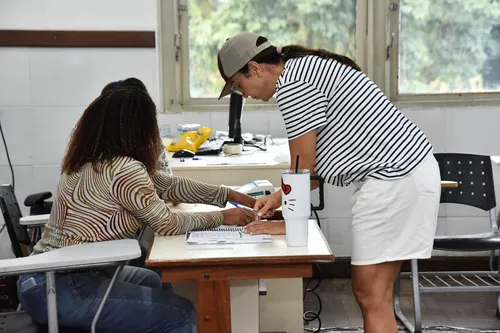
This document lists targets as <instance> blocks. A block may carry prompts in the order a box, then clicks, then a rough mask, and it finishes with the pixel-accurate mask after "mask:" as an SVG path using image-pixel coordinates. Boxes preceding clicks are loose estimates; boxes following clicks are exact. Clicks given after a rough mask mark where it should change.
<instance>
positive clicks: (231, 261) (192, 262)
mask: <svg viewBox="0 0 500 333" xmlns="http://www.w3.org/2000/svg"><path fill="white" fill-rule="evenodd" d="M149 253H151V249H150V251H149ZM149 253H148V257H147V258H146V267H150V268H152V267H154V268H162V267H165V268H168V269H173V268H177V267H195V268H198V267H212V266H255V267H257V266H259V265H262V264H265V265H271V264H273V265H288V264H315V263H328V262H333V261H334V260H335V257H334V256H333V255H303V256H293V255H289V256H282V257H279V256H269V257H227V258H201V259H179V260H151V259H149Z"/></svg>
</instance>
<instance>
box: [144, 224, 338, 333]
mask: <svg viewBox="0 0 500 333" xmlns="http://www.w3.org/2000/svg"><path fill="white" fill-rule="evenodd" d="M184 237H185V236H184V235H179V236H170V237H162V236H156V237H155V239H154V242H153V245H152V247H151V249H150V251H149V255H148V257H147V259H146V266H147V267H152V268H153V267H154V268H160V269H162V274H161V275H162V280H163V282H179V281H190V280H194V281H196V284H197V296H198V297H197V299H198V332H200V333H213V332H217V333H226V332H231V299H230V289H229V284H230V281H231V280H250V279H276V278H297V277H311V276H312V265H313V264H315V263H323V262H332V261H334V256H333V254H332V252H331V250H330V247H329V245H328V243H327V241H326V240H325V238H324V236H323V234H322V232H321V230H320V229H319V228H318V226H317V223H316V222H315V221H314V220H310V221H309V245H308V246H305V247H288V246H287V245H286V241H285V236H281V235H280V236H273V239H272V243H260V244H227V245H188V244H186V242H185V240H184Z"/></svg>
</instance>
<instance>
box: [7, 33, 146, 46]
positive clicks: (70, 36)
mask: <svg viewBox="0 0 500 333" xmlns="http://www.w3.org/2000/svg"><path fill="white" fill-rule="evenodd" d="M1 46H3V47H146V48H154V47H155V32H154V31H69V30H0V47H1Z"/></svg>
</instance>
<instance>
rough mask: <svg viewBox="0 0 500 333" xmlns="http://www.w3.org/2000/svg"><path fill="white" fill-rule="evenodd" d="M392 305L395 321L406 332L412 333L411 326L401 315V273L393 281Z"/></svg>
mask: <svg viewBox="0 0 500 333" xmlns="http://www.w3.org/2000/svg"><path fill="white" fill-rule="evenodd" d="M393 303H394V314H395V315H396V319H397V320H399V321H400V322H401V323H402V324H403V326H404V327H405V328H406V330H407V331H408V332H411V333H413V332H414V329H413V325H412V324H411V323H410V321H409V320H408V318H406V316H405V315H404V314H403V311H402V310H401V273H400V274H399V275H398V277H397V278H396V281H394V292H393Z"/></svg>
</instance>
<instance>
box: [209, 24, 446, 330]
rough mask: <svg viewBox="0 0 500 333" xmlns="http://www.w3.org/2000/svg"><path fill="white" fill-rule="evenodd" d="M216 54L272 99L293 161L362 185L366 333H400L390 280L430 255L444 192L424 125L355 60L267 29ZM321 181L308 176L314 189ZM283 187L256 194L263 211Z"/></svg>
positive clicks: (358, 244) (359, 239) (234, 82)
mask: <svg viewBox="0 0 500 333" xmlns="http://www.w3.org/2000/svg"><path fill="white" fill-rule="evenodd" d="M217 62H218V66H219V71H220V74H221V76H222V77H223V78H224V80H225V81H226V84H225V86H224V89H223V90H222V93H221V95H220V97H219V98H221V97H223V96H226V95H228V94H229V93H231V92H239V93H240V94H242V95H243V97H245V98H246V97H252V98H253V99H260V100H263V101H269V99H271V97H273V96H274V95H275V94H276V101H277V104H278V107H279V110H280V112H281V114H282V116H283V120H284V122H285V126H286V130H287V135H288V139H289V147H290V155H291V156H292V161H291V168H292V169H295V168H296V165H295V157H296V156H300V160H299V166H298V167H299V168H300V169H309V170H310V171H311V174H312V175H315V174H317V175H319V176H321V177H322V178H323V179H324V180H325V182H327V183H329V184H332V185H337V186H348V185H349V184H351V183H352V184H353V185H354V186H355V187H356V190H355V193H354V195H353V197H352V217H353V219H352V237H353V240H352V256H351V264H352V279H353V285H352V288H353V293H354V296H355V297H356V301H357V302H358V304H359V306H360V308H361V311H362V313H363V319H364V329H365V332H367V333H396V332H397V325H396V320H395V318H394V313H393V310H392V301H393V300H392V289H393V283H394V280H395V279H396V276H397V274H398V273H399V271H400V268H401V263H402V261H404V260H407V259H425V258H429V257H430V256H431V251H432V245H433V239H434V235H435V231H436V224H437V214H438V207H439V197H440V175H439V167H438V164H437V162H436V160H435V158H434V156H433V154H432V146H431V144H430V143H429V141H428V140H427V138H426V137H425V135H424V133H423V132H422V131H421V130H420V129H419V128H418V127H417V126H416V125H415V124H413V123H412V122H411V121H410V120H409V119H408V118H406V117H405V116H404V115H403V114H402V113H401V112H400V111H399V110H398V109H397V108H396V107H395V106H394V105H393V104H392V103H391V102H390V101H389V99H388V98H387V97H386V96H385V95H384V94H383V93H382V91H381V90H380V89H379V88H378V87H377V85H376V84H375V83H374V82H373V81H372V80H370V78H368V77H367V76H366V75H365V74H364V73H363V72H362V71H361V69H360V68H359V66H358V65H357V64H356V63H355V62H354V61H353V60H351V59H349V58H347V57H345V56H342V55H338V54H335V53H332V52H329V51H326V50H322V49H319V50H313V49H308V48H305V47H302V46H298V45H287V46H283V47H280V46H278V47H276V46H273V45H272V44H271V43H270V42H269V41H268V40H267V39H266V38H265V37H262V36H260V35H258V34H255V33H248V32H245V33H241V34H239V35H236V36H234V37H232V38H229V39H228V40H227V41H226V42H225V43H224V45H223V46H222V48H221V49H220V51H219V54H218V57H217ZM315 187H317V185H316V184H314V183H313V184H312V186H311V188H315ZM279 206H281V191H278V192H276V193H274V194H272V195H270V196H268V197H265V198H262V199H259V200H257V202H256V204H255V209H258V210H260V213H259V215H260V216H262V215H264V214H266V213H267V212H268V211H270V210H273V209H275V208H278V207H279Z"/></svg>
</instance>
